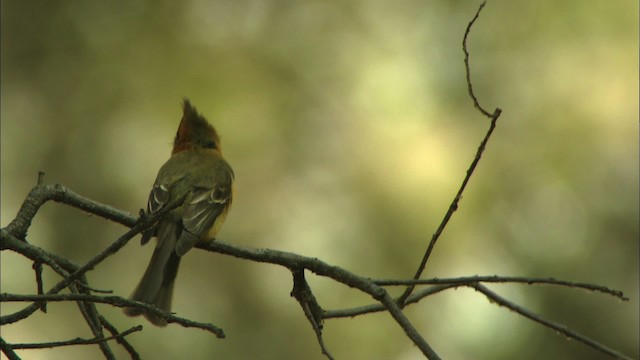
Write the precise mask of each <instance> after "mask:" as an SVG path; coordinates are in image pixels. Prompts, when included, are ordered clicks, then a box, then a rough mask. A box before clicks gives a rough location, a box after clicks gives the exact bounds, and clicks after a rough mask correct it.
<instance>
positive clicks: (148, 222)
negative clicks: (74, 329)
mask: <svg viewBox="0 0 640 360" xmlns="http://www.w3.org/2000/svg"><path fill="white" fill-rule="evenodd" d="M183 201H184V197H183V198H181V199H177V200H176V201H174V202H172V203H171V204H169V205H170V206H167V207H165V208H163V209H162V210H161V211H159V212H158V213H156V214H154V215H153V216H149V217H148V218H144V219H140V221H138V222H137V223H136V225H135V226H133V227H132V228H131V229H130V230H129V231H127V232H126V233H125V234H124V235H122V236H121V237H120V238H118V239H117V240H116V241H115V242H114V243H113V244H111V245H109V246H108V247H107V248H106V249H104V250H103V251H101V252H100V253H99V254H98V255H96V256H94V257H93V258H92V259H91V260H89V261H88V262H87V263H86V264H84V265H83V266H81V267H80V268H79V269H78V270H76V271H75V272H73V273H72V274H70V275H69V276H68V277H66V278H65V279H63V280H62V281H60V282H59V283H57V284H56V285H55V286H54V287H53V288H51V289H50V290H49V291H48V292H47V294H56V293H58V292H59V291H60V290H62V289H64V288H65V287H67V286H68V285H69V284H70V283H71V282H72V281H75V280H76V279H78V278H79V277H81V276H82V275H84V273H86V272H87V271H89V270H91V269H93V268H94V267H95V266H96V265H98V264H99V263H101V262H102V261H103V260H104V259H106V258H107V257H109V256H110V255H113V254H115V253H116V252H117V251H118V250H120V249H121V248H122V247H123V246H125V245H126V244H127V243H128V242H129V240H131V239H132V238H133V237H134V236H136V235H138V234H139V233H141V232H142V231H144V230H146V229H147V228H149V227H151V226H152V225H153V224H154V223H155V222H156V221H157V220H158V219H160V218H161V217H162V216H164V214H166V213H167V212H169V211H171V210H173V209H175V208H176V207H178V206H180V205H181V204H182V202H183ZM95 204H96V206H99V205H100V204H99V203H95ZM3 240H4V239H3ZM3 247H4V246H3ZM38 307H39V304H37V303H34V304H31V305H29V306H28V307H26V308H24V309H22V310H20V311H18V312H16V313H14V314H10V315H6V316H2V317H0V325H4V324H8V323H13V322H16V321H18V320H22V319H24V318H26V317H28V316H29V315H31V314H33V313H34V312H35V311H36V310H37V309H38Z"/></svg>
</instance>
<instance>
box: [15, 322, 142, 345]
mask: <svg viewBox="0 0 640 360" xmlns="http://www.w3.org/2000/svg"><path fill="white" fill-rule="evenodd" d="M140 330H142V325H138V326H134V327H132V328H131V329H128V330H127V331H123V332H121V333H119V334H118V335H115V336H109V337H106V338H105V337H102V338H93V339H81V338H76V339H71V340H65V341H51V342H43V343H25V344H11V347H13V348H14V349H46V348H54V347H61V346H73V345H93V344H98V343H101V342H104V341H108V340H117V339H120V338H123V337H125V336H127V335H129V334H131V333H134V332H137V331H140Z"/></svg>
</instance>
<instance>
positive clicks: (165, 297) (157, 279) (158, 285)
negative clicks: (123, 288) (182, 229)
mask: <svg viewBox="0 0 640 360" xmlns="http://www.w3.org/2000/svg"><path fill="white" fill-rule="evenodd" d="M162 225H164V226H162ZM175 227H176V225H174V224H161V226H160V228H159V229H158V243H157V244H156V248H155V250H154V251H153V255H152V256H151V261H150V262H149V266H147V270H146V271H145V273H144V275H143V276H142V280H140V283H139V284H138V286H137V287H136V289H135V290H134V291H133V294H132V295H131V297H130V299H131V300H134V301H140V302H144V303H148V304H151V305H154V306H156V307H157V308H159V309H161V310H164V311H166V312H170V311H171V300H172V298H173V285H174V283H175V280H176V276H177V275H178V266H179V265H180V257H179V256H178V255H177V254H176V252H175V247H176V231H175ZM124 313H125V314H126V315H128V316H138V315H144V317H146V318H147V319H148V320H149V321H150V322H151V323H152V324H154V325H157V326H165V325H167V321H166V320H165V319H163V318H161V317H158V316H156V315H153V314H151V313H149V312H146V311H144V310H142V309H138V308H125V309H124Z"/></svg>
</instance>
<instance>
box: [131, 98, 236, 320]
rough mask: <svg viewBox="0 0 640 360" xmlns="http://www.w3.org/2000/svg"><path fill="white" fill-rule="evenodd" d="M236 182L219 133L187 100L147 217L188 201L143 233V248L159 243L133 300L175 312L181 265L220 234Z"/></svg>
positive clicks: (138, 312)
mask: <svg viewBox="0 0 640 360" xmlns="http://www.w3.org/2000/svg"><path fill="white" fill-rule="evenodd" d="M233 178H234V175H233V170H232V169H231V167H230V166H229V164H228V163H227V162H226V161H225V160H224V158H223V157H222V152H221V149H220V138H219V136H218V133H217V132H216V130H215V129H214V128H213V126H211V124H209V123H208V122H207V120H206V119H205V118H204V117H203V116H202V115H200V114H198V112H197V111H196V108H195V107H193V106H191V103H189V100H187V99H185V100H184V102H183V115H182V120H181V121H180V126H179V127H178V132H177V133H176V137H175V140H174V142H173V151H172V152H171V157H170V158H169V160H168V161H167V162H166V163H164V165H162V167H161V168H160V171H159V172H158V176H157V178H156V181H155V183H154V185H153V189H152V190H151V193H150V194H149V201H148V203H147V213H148V214H150V215H153V214H155V213H157V212H158V211H160V210H162V209H163V207H164V206H166V205H168V204H170V203H171V202H173V201H175V200H177V199H180V198H182V197H184V198H185V200H184V202H183V203H182V205H181V206H179V207H177V208H176V209H174V210H171V211H170V212H168V213H166V214H165V215H164V216H162V218H161V219H160V220H159V221H158V222H157V224H156V225H154V226H153V227H152V228H150V229H149V230H147V231H145V232H144V233H143V234H142V244H143V245H144V244H146V243H147V242H148V241H149V240H150V239H151V238H152V237H154V236H155V237H157V239H158V242H157V243H156V248H155V250H154V252H153V255H152V256H151V261H150V263H149V266H148V267H147V270H146V271H145V273H144V276H143V277H142V280H141V281H140V284H138V287H136V289H135V290H134V292H133V294H132V295H131V300H135V301H140V302H145V303H148V304H152V305H155V306H156V307H158V308H160V309H162V310H164V311H167V312H169V311H171V299H172V295H173V285H174V282H175V280H176V275H177V274H178V265H179V264H180V260H181V259H182V257H183V256H184V254H186V253H187V251H189V250H190V249H191V248H192V247H193V246H194V245H195V244H196V243H197V242H198V241H199V240H212V239H213V238H214V237H215V236H216V234H217V233H218V231H219V230H220V227H221V226H222V223H223V222H224V220H225V217H226V215H227V212H228V211H229V207H230V206H231V201H232V198H233V191H232V190H233V189H232V186H233ZM124 312H125V314H127V315H129V316H137V315H144V316H145V317H146V318H147V319H148V320H149V321H151V322H152V323H153V324H155V325H158V326H165V325H166V324H167V323H166V321H165V320H164V319H162V318H159V317H157V316H154V315H153V314H150V313H147V312H145V311H143V310H141V309H137V308H125V309H124Z"/></svg>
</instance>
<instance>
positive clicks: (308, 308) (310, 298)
mask: <svg viewBox="0 0 640 360" xmlns="http://www.w3.org/2000/svg"><path fill="white" fill-rule="evenodd" d="M291 274H292V275H293V289H292V290H291V296H293V297H294V298H295V299H296V300H297V301H298V303H299V304H300V307H301V308H302V311H303V312H304V315H305V317H306V318H307V320H309V323H310V324H311V327H312V328H313V332H314V333H315V334H316V338H317V339H318V344H320V349H321V350H322V354H324V355H325V356H326V357H327V358H328V359H329V360H333V355H331V353H330V352H329V349H328V348H327V346H326V345H325V343H324V340H323V339H322V322H323V319H322V313H323V312H322V308H321V307H320V305H319V304H318V300H317V299H316V297H315V296H314V295H313V292H312V291H311V287H310V286H309V283H307V280H306V279H305V277H304V269H292V270H291Z"/></svg>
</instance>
